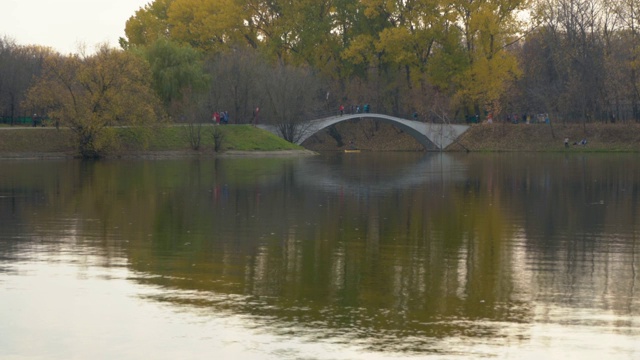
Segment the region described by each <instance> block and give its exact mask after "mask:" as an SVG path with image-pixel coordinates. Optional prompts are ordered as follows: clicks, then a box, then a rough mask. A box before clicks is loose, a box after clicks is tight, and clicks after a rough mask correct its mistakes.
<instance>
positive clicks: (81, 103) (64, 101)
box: [27, 46, 161, 158]
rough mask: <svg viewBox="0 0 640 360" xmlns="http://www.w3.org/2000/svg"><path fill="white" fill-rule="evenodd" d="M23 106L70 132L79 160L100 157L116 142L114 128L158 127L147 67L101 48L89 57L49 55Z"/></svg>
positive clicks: (127, 54)
mask: <svg viewBox="0 0 640 360" xmlns="http://www.w3.org/2000/svg"><path fill="white" fill-rule="evenodd" d="M27 103H28V106H33V107H38V108H42V109H45V111H46V115H47V116H48V117H50V118H52V119H55V120H57V121H59V123H60V124H61V125H62V126H66V127H68V128H69V129H71V130H72V131H73V132H74V133H75V135H76V140H77V146H78V151H79V153H80V155H81V156H82V157H85V158H95V157H100V156H102V155H104V154H105V152H106V151H108V150H109V149H110V148H112V147H113V146H115V145H117V142H118V139H117V137H116V132H115V129H114V127H116V126H136V125H149V124H153V123H157V122H158V121H159V120H160V119H161V115H160V114H161V112H160V110H159V109H160V107H159V101H158V99H157V97H156V95H155V94H154V92H153V90H152V88H151V74H150V71H149V67H148V64H147V63H146V62H145V61H144V60H143V59H142V58H140V57H139V56H136V55H134V54H132V53H130V52H125V51H121V50H116V49H112V48H109V47H107V46H102V47H101V48H99V49H98V51H97V52H96V53H95V54H94V55H91V56H88V57H80V56H79V55H71V56H69V57H66V56H62V55H59V54H54V55H51V56H49V57H48V58H46V59H45V61H44V64H43V70H42V75H41V76H40V78H38V80H37V81H36V82H35V84H34V86H33V87H32V88H31V89H30V90H29V92H28V95H27Z"/></svg>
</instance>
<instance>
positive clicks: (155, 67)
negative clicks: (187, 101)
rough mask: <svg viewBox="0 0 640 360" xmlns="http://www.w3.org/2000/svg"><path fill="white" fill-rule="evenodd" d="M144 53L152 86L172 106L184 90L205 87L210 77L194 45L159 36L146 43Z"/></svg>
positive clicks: (203, 88)
mask: <svg viewBox="0 0 640 360" xmlns="http://www.w3.org/2000/svg"><path fill="white" fill-rule="evenodd" d="M144 53H145V57H146V59H147V61H148V62H149V64H150V66H151V74H152V77H153V87H154V89H155V90H156V93H157V94H158V96H159V97H160V99H161V100H162V101H163V102H164V104H165V106H168V107H170V108H171V107H173V103H174V102H176V101H179V102H181V101H183V100H184V99H183V98H184V96H185V91H188V92H189V93H190V94H192V93H199V92H204V91H205V90H206V88H207V85H208V78H207V76H206V74H205V73H204V69H203V63H202V60H201V56H200V54H199V53H198V51H196V50H195V49H194V48H192V47H190V46H188V45H185V46H180V45H178V44H177V43H175V42H172V41H170V40H168V39H164V38H160V39H158V40H156V41H155V42H154V43H152V44H151V45H149V46H148V47H146V48H145V50H144ZM172 115H174V116H175V115H177V114H172Z"/></svg>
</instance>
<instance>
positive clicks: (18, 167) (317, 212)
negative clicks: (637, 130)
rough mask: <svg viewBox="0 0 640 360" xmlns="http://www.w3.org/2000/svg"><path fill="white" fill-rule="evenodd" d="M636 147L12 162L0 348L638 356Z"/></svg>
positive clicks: (2, 192) (6, 351)
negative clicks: (630, 150) (615, 151)
mask: <svg viewBox="0 0 640 360" xmlns="http://www.w3.org/2000/svg"><path fill="white" fill-rule="evenodd" d="M639 274H640V161H638V156H637V155H636V154H620V155H612V154H606V155H600V154H552V155H541V154H533V155H531V154H498V155H496V154H414V153H391V154H389V153H381V154H380V153H360V154H326V155H322V156H317V157H311V158H219V159H172V160H118V161H100V162H80V161H69V160H61V161H38V160H33V161H2V162H0V358H1V359H141V358H145V359H345V360H346V359H412V358H415V359H422V358H426V359H477V358H491V359H496V358H497V359H536V360H537V359H597V360H602V359H639V358H640V317H639V316H640V278H639Z"/></svg>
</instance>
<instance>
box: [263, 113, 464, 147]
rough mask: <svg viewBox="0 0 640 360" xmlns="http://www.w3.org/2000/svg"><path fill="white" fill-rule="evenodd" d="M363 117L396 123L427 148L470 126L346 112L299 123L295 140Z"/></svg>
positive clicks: (442, 143) (274, 129) (275, 129)
mask: <svg viewBox="0 0 640 360" xmlns="http://www.w3.org/2000/svg"><path fill="white" fill-rule="evenodd" d="M361 118H372V119H376V120H379V121H381V122H383V123H388V124H391V125H394V126H396V127H398V128H400V129H401V130H402V131H404V132H406V133H407V134H409V135H411V136H413V137H414V138H415V139H416V140H417V141H418V142H419V143H420V144H422V146H424V147H425V149H432V148H433V147H435V148H437V149H444V148H446V147H447V146H449V145H450V144H451V143H453V142H454V141H455V139H456V138H458V136H460V135H461V134H462V133H464V132H465V131H466V130H467V129H468V128H469V126H467V125H452V124H432V123H423V122H420V121H415V120H407V119H402V118H399V117H395V116H390V115H385V114H377V113H361V114H345V115H337V116H330V117H326V118H322V119H315V120H307V121H303V122H301V123H299V124H298V125H297V126H298V127H299V129H298V131H297V134H296V137H295V141H294V142H295V143H296V144H298V145H300V144H302V143H303V142H305V141H306V140H307V139H309V138H310V137H311V136H313V135H314V134H316V133H318V132H320V131H322V130H324V129H326V128H327V127H329V126H331V125H334V124H337V123H340V122H343V121H348V120H352V119H361ZM260 127H261V128H263V129H265V130H268V131H270V132H272V133H274V134H276V135H278V136H280V137H282V134H280V133H279V131H278V127H277V126H275V125H260Z"/></svg>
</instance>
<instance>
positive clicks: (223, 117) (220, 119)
mask: <svg viewBox="0 0 640 360" xmlns="http://www.w3.org/2000/svg"><path fill="white" fill-rule="evenodd" d="M211 121H213V122H214V123H215V124H216V125H220V124H223V125H226V124H228V123H229V112H228V111H220V112H217V111H216V112H214V113H213V115H212V116H211Z"/></svg>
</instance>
